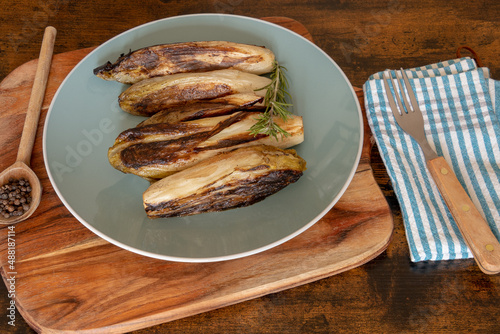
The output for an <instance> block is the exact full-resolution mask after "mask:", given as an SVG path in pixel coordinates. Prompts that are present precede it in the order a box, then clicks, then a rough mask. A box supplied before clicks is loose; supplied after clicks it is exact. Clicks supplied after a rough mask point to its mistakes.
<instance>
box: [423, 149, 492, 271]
mask: <svg viewBox="0 0 500 334" xmlns="http://www.w3.org/2000/svg"><path fill="white" fill-rule="evenodd" d="M427 166H428V168H429V171H430V173H431V174H432V177H433V178H434V181H435V182H436V185H437V187H438V188H439V191H440V192H441V195H442V196H443V198H444V200H445V202H446V204H447V206H448V208H449V209H450V212H451V214H452V215H453V218H454V219H455V222H456V223H457V226H458V228H459V230H460V232H461V233H462V236H463V237H464V239H465V242H466V243H467V246H469V248H470V250H471V251H472V254H473V255H474V259H475V260H476V262H477V264H478V265H479V268H480V269H481V270H482V271H483V272H484V273H486V274H490V275H492V274H497V273H499V272H500V243H499V242H498V240H497V238H496V237H495V235H494V234H493V232H492V231H491V229H490V227H489V225H488V223H487V222H486V221H485V220H484V218H483V217H482V216H481V214H480V213H479V211H478V210H477V208H476V207H475V206H474V203H472V201H471V199H470V197H469V196H468V195H467V193H466V192H465V190H464V188H463V187H462V185H461V184H460V182H459V181H458V179H457V177H456V176H455V174H454V173H453V171H452V169H451V168H450V166H449V165H448V163H447V162H446V160H445V159H444V158H443V157H439V158H436V159H432V160H430V161H428V162H427Z"/></svg>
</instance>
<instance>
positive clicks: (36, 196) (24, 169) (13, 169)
mask: <svg viewBox="0 0 500 334" xmlns="http://www.w3.org/2000/svg"><path fill="white" fill-rule="evenodd" d="M21 178H24V179H26V180H28V181H29V183H30V186H31V193H30V194H31V203H30V204H29V209H28V210H27V211H25V212H24V213H23V214H22V215H20V216H11V217H9V218H4V217H3V216H0V224H9V225H10V224H15V223H18V222H20V221H23V220H25V219H27V218H29V217H30V216H31V215H32V214H33V212H35V210H36V208H37V207H38V205H39V204H40V199H41V198H42V185H41V183H40V180H39V179H38V177H37V176H36V174H35V172H33V170H32V169H31V168H29V167H28V166H27V165H26V164H25V163H24V162H22V161H17V162H15V163H14V164H13V165H12V166H10V167H8V168H7V169H5V170H4V171H3V172H2V173H0V185H4V184H6V183H8V182H9V180H10V179H15V180H19V179H21Z"/></svg>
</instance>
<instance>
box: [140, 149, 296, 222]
mask: <svg viewBox="0 0 500 334" xmlns="http://www.w3.org/2000/svg"><path fill="white" fill-rule="evenodd" d="M305 169H306V162H305V161H304V160H303V159H302V158H301V157H300V156H298V155H297V153H296V152H295V150H292V149H289V150H282V149H279V148H277V147H274V146H268V145H257V146H249V147H243V148H238V149H233V150H230V151H227V152H223V153H219V154H217V155H215V156H213V157H211V158H208V159H206V160H203V161H201V162H200V163H198V164H195V165H193V166H191V167H189V168H187V169H185V170H183V171H181V172H179V173H176V174H174V175H172V176H169V177H166V178H164V179H162V180H160V181H158V182H156V183H153V184H152V185H151V186H150V187H149V188H148V189H147V190H146V191H145V192H144V194H143V202H144V203H143V204H144V209H145V210H146V214H147V216H148V217H149V218H160V217H175V216H189V215H195V214H200V213H204V212H213V211H223V210H228V209H232V208H237V207H244V206H248V205H251V204H254V203H256V202H259V201H261V200H263V199H264V198H266V197H268V196H270V195H272V194H274V193H276V192H278V191H279V190H281V189H283V188H284V187H286V186H287V185H289V184H291V183H294V182H296V181H297V180H298V179H299V178H300V177H301V176H302V173H303V171H304V170H305Z"/></svg>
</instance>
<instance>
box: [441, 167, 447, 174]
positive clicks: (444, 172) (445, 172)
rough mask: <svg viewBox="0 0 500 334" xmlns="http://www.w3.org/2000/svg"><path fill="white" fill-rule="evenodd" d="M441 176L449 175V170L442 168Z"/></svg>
mask: <svg viewBox="0 0 500 334" xmlns="http://www.w3.org/2000/svg"><path fill="white" fill-rule="evenodd" d="M441 174H443V175H446V174H448V170H447V169H446V168H444V167H443V168H441Z"/></svg>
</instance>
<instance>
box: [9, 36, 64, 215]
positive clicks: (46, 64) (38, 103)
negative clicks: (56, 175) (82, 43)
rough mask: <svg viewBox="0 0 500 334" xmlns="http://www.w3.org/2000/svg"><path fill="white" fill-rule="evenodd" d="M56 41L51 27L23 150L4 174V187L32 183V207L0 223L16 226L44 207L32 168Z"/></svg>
mask: <svg viewBox="0 0 500 334" xmlns="http://www.w3.org/2000/svg"><path fill="white" fill-rule="evenodd" d="M55 38H56V29H55V28H54V27H47V28H46V29H45V33H44V35H43V40H42V47H41V50H40V57H39V58H38V65H37V69H36V74H35V81H34V83H33V88H32V91H31V96H30V101H29V104H28V111H27V112H26V120H25V122H24V128H23V133H22V135H21V142H20V143H19V150H18V152H17V161H16V162H15V163H14V164H13V165H12V166H10V167H8V168H7V169H5V170H4V171H3V172H2V173H0V186H1V185H4V184H6V183H8V182H9V179H11V178H12V179H20V178H25V179H26V180H28V181H29V183H30V186H31V189H32V190H31V203H30V204H29V205H30V208H29V209H28V211H26V212H25V213H24V214H22V215H21V216H12V217H10V218H4V217H2V216H0V224H14V223H18V222H20V221H23V220H25V219H27V218H28V217H29V216H31V215H32V214H33V212H35V210H36V208H37V207H38V205H39V204H40V199H41V197H42V185H41V184H40V180H39V179H38V177H37V176H36V174H35V173H34V172H33V170H32V169H31V168H30V167H29V166H30V160H31V153H32V151H33V144H34V143H35V135H36V131H37V127H38V120H39V118H40V112H41V109H42V103H43V97H44V95H45V88H46V87H47V80H48V76H49V72H50V64H51V62H52V53H53V50H54V41H55Z"/></svg>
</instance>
